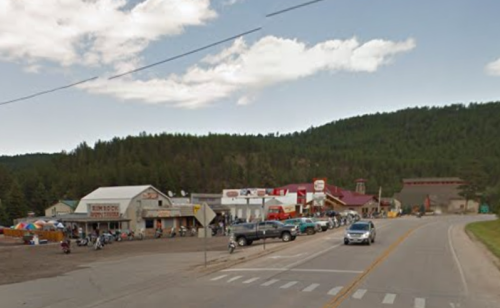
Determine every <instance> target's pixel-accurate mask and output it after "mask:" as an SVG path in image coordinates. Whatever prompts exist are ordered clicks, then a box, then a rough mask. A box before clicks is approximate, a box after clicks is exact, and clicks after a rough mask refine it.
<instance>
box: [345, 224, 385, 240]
mask: <svg viewBox="0 0 500 308" xmlns="http://www.w3.org/2000/svg"><path fill="white" fill-rule="evenodd" d="M376 236H377V231H376V230H375V225H374V224H373V222H371V221H358V222H355V223H353V224H352V225H350V226H349V228H347V229H346V230H345V234H344V244H345V245H349V244H350V243H360V244H367V245H371V243H374V242H375V237H376Z"/></svg>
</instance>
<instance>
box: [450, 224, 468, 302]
mask: <svg viewBox="0 0 500 308" xmlns="http://www.w3.org/2000/svg"><path fill="white" fill-rule="evenodd" d="M452 229H453V225H450V227H449V228H448V244H449V245H450V250H451V254H452V255H453V259H455V263H456V264H457V267H458V271H459V273H460V278H461V279H462V284H463V287H464V293H465V296H468V295H469V288H468V286H467V280H465V275H464V271H463V269H462V265H461V264H460V261H459V260H458V256H457V253H456V251H455V248H454V247H453V242H452V240H451V230H452Z"/></svg>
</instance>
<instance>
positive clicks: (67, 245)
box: [61, 239, 71, 254]
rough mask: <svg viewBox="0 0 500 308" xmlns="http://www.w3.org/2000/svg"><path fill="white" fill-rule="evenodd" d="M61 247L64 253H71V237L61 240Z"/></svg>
mask: <svg viewBox="0 0 500 308" xmlns="http://www.w3.org/2000/svg"><path fill="white" fill-rule="evenodd" d="M61 249H62V251H63V253H65V254H69V253H71V240H70V239H64V240H62V241H61Z"/></svg>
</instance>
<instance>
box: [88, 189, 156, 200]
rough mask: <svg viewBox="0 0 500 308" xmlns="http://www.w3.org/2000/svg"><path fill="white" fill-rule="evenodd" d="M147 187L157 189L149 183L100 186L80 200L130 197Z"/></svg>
mask: <svg viewBox="0 0 500 308" xmlns="http://www.w3.org/2000/svg"><path fill="white" fill-rule="evenodd" d="M149 188H153V189H154V190H156V191H158V189H156V188H154V187H153V186H151V185H139V186H114V187H100V188H98V189H96V190H94V191H93V192H91V193H90V194H88V195H86V196H85V197H83V198H82V201H87V200H97V199H99V200H102V199H114V200H120V199H132V198H134V197H136V196H137V195H139V194H140V193H142V192H143V191H145V190H147V189H149ZM158 193H160V194H162V195H164V194H163V193H161V192H160V191H158ZM165 197H166V196H165Z"/></svg>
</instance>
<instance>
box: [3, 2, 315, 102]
mask: <svg viewBox="0 0 500 308" xmlns="http://www.w3.org/2000/svg"><path fill="white" fill-rule="evenodd" d="M322 1H325V0H313V1H308V2H305V3H302V4H298V5H295V6H291V7H288V8H285V9H282V10H279V11H275V12H273V13H269V14H267V15H265V17H266V18H269V17H273V16H276V15H280V14H283V13H286V12H289V11H293V10H296V9H299V8H303V7H305V6H309V5H312V4H316V3H318V2H322ZM262 28H263V27H262V26H261V27H257V28H254V29H252V30H249V31H245V32H242V33H240V34H237V35H233V36H231V37H228V38H225V39H223V40H220V41H217V42H214V43H211V44H208V45H205V46H202V47H199V48H196V49H193V50H191V51H188V52H185V53H182V54H179V55H176V56H173V57H170V58H167V59H165V60H161V61H158V62H155V63H152V64H148V65H145V66H142V67H139V68H136V69H133V70H130V71H126V72H123V73H120V74H118V75H114V76H111V77H108V80H112V79H116V78H120V77H123V76H126V75H130V74H133V73H136V72H139V71H143V70H146V69H148V68H151V67H154V66H157V65H160V64H163V63H167V62H171V61H174V60H177V59H180V58H183V57H186V56H188V55H191V54H194V53H198V52H200V51H203V50H206V49H209V48H211V47H214V46H217V45H220V44H223V43H226V42H229V41H233V40H235V39H237V38H239V37H243V36H246V35H249V34H252V33H255V32H258V31H261V30H262ZM98 78H99V76H95V77H92V78H88V79H84V80H81V81H78V82H75V83H72V84H69V85H65V86H61V87H57V88H53V89H50V90H46V91H41V92H37V93H34V94H31V95H28V96H23V97H20V98H16V99H12V100H9V101H5V102H0V106H1V105H7V104H12V103H16V102H20V101H24V100H28V99H32V98H34V97H37V96H41V95H45V94H48V93H52V92H56V91H60V90H64V89H67V88H71V87H74V86H77V85H80V84H83V83H86V82H89V81H92V80H96V79H98Z"/></svg>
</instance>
